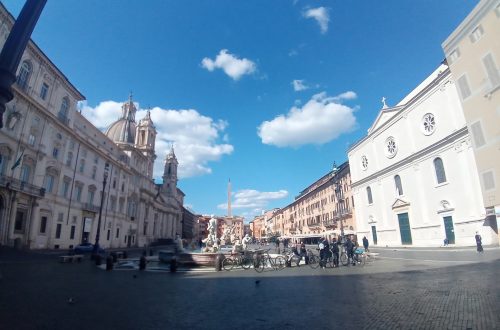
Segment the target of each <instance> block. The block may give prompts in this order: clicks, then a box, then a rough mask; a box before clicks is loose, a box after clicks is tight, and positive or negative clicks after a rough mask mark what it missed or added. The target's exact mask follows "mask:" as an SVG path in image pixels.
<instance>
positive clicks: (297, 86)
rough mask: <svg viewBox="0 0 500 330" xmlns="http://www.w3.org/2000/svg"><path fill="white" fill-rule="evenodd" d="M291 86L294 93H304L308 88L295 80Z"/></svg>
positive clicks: (302, 81) (301, 81)
mask: <svg viewBox="0 0 500 330" xmlns="http://www.w3.org/2000/svg"><path fill="white" fill-rule="evenodd" d="M292 86H293V90H294V91H296V92H300V91H304V90H306V89H309V86H307V85H306V84H305V83H304V80H298V79H296V80H294V81H292Z"/></svg>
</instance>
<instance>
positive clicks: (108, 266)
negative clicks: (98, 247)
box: [106, 256, 113, 270]
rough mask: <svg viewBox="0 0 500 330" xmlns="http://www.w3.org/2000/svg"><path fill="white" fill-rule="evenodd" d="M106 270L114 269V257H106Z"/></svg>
mask: <svg viewBox="0 0 500 330" xmlns="http://www.w3.org/2000/svg"><path fill="white" fill-rule="evenodd" d="M106 270H113V257H112V256H108V257H107V258H106Z"/></svg>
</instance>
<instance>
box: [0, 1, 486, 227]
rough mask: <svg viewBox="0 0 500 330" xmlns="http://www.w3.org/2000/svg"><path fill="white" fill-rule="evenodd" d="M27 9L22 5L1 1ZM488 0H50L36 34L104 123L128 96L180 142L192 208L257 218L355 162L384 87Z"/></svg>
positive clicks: (162, 138)
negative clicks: (353, 151) (353, 149)
mask: <svg viewBox="0 0 500 330" xmlns="http://www.w3.org/2000/svg"><path fill="white" fill-rule="evenodd" d="M3 3H4V5H5V6H6V7H7V9H8V10H9V11H11V13H12V14H13V15H14V17H17V15H18V13H19V11H20V9H21V6H22V5H23V3H24V1H20V0H12V1H11V0H9V1H3ZM476 4H477V1H465V0H439V1H435V0H419V1H416V0H413V1H410V0H385V1H375V0H367V1H306V0H295V1H293V0H274V1H269V0H252V1H243V0H241V1H237V0H224V1H222V0H217V1H216V0H210V1H209V0H204V1H202V0H199V1H194V0H185V1H170V0H147V1H139V0H137V1H135V0H134V1H132V0H113V1H105V0H86V1H81V0H64V1H63V0H48V2H47V5H46V7H45V9H44V11H43V13H42V16H41V17H40V20H39V22H38V25H37V26H36V28H35V31H34V33H33V36H32V38H33V40H34V41H35V42H36V43H37V44H38V46H39V47H40V48H41V49H42V50H43V51H44V52H45V53H46V54H47V55H48V56H49V58H50V59H51V60H52V61H53V62H54V63H55V64H56V65H57V66H58V67H59V69H60V70H61V71H62V72H63V73H64V74H65V75H66V76H67V77H68V79H69V80H70V81H71V82H72V83H73V85H75V86H76V87H77V88H78V89H79V90H80V91H81V92H82V93H83V94H84V95H85V96H86V99H87V101H86V102H85V104H83V105H82V109H83V113H84V114H85V115H86V116H87V118H89V119H90V120H91V121H92V122H94V123H95V124H96V126H98V127H101V128H103V129H104V128H105V127H106V126H107V125H109V124H110V123H111V122H112V121H113V120H116V119H117V118H118V116H119V114H120V104H121V103H122V102H124V101H125V100H127V98H128V95H129V93H130V91H132V92H133V96H134V100H135V101H136V102H137V103H138V105H139V107H140V109H141V111H139V112H138V114H137V117H136V119H140V118H141V117H142V116H143V115H144V113H145V109H148V108H151V109H152V118H153V121H154V122H155V125H156V127H157V129H158V131H159V134H158V139H157V156H158V159H157V162H156V164H155V177H158V178H159V177H161V174H162V167H163V164H162V163H163V159H164V157H165V153H166V151H167V149H168V147H169V141H175V144H174V145H175V152H176V154H177V157H178V160H179V163H180V165H179V174H180V176H181V178H180V180H179V187H180V188H181V189H182V190H183V191H184V193H185V194H186V198H185V204H186V205H187V206H190V207H191V208H192V209H193V210H194V211H195V212H197V213H203V214H212V213H213V214H219V215H224V214H226V213H227V210H226V208H225V207H226V205H227V184H228V179H229V178H230V179H231V183H232V192H233V198H232V205H233V212H232V213H233V215H242V216H245V217H246V218H247V220H251V219H252V218H253V215H255V214H259V213H260V212H261V211H262V210H265V209H271V208H273V207H283V206H285V205H287V204H289V203H290V202H291V201H292V200H293V198H294V196H297V195H298V194H299V192H300V191H301V190H303V189H304V188H306V187H307V186H308V185H309V184H311V183H312V182H314V181H315V180H317V179H318V178H320V177H322V176H323V175H325V174H326V173H327V172H328V171H329V170H331V166H332V163H333V162H334V161H336V162H337V164H340V163H342V162H344V161H346V160H347V153H346V150H347V148H348V146H349V145H350V144H352V143H354V142H356V141H357V140H359V139H360V138H362V137H363V136H364V135H365V134H366V130H367V129H368V127H369V126H370V125H371V124H372V122H373V120H374V119H375V118H376V116H377V114H378V111H379V110H380V108H381V106H382V103H381V101H380V100H381V98H382V97H383V96H385V97H386V98H387V103H388V105H389V106H391V105H395V104H397V103H398V102H399V101H400V100H401V99H402V98H403V97H404V96H405V95H406V94H408V93H409V92H410V91H411V90H412V89H413V88H415V87H416V86H417V85H418V84H419V83H420V82H421V81H422V80H423V79H424V78H425V77H426V76H427V75H429V74H430V73H431V72H432V71H433V70H434V69H435V68H437V66H438V65H439V64H440V62H441V61H442V60H443V59H444V54H443V51H442V49H441V43H442V42H443V41H444V40H445V39H446V37H447V36H448V35H449V34H450V33H451V32H452V31H453V30H454V29H455V28H456V26H457V25H458V24H459V23H460V22H461V21H462V20H463V19H464V18H465V17H466V16H467V14H468V13H469V12H470V11H471V10H472V8H473V7H474V6H475V5H476Z"/></svg>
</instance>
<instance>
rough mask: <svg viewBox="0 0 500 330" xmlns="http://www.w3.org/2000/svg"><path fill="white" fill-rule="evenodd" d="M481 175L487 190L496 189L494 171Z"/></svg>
mask: <svg viewBox="0 0 500 330" xmlns="http://www.w3.org/2000/svg"><path fill="white" fill-rule="evenodd" d="M481 176H482V179H483V187H484V190H485V191H488V190H493V189H495V176H494V175H493V171H488V172H484V173H483V174H482V175H481Z"/></svg>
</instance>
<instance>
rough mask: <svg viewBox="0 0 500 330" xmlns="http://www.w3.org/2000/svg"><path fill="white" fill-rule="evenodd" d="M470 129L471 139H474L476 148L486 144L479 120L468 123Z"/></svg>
mask: <svg viewBox="0 0 500 330" xmlns="http://www.w3.org/2000/svg"><path fill="white" fill-rule="evenodd" d="M470 130H471V132H472V137H473V139H472V140H473V141H474V145H475V146H476V148H479V147H482V146H484V145H485V144H486V141H485V139H484V135H483V129H482V127H481V122H480V121H476V122H475V123H473V124H472V125H470Z"/></svg>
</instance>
